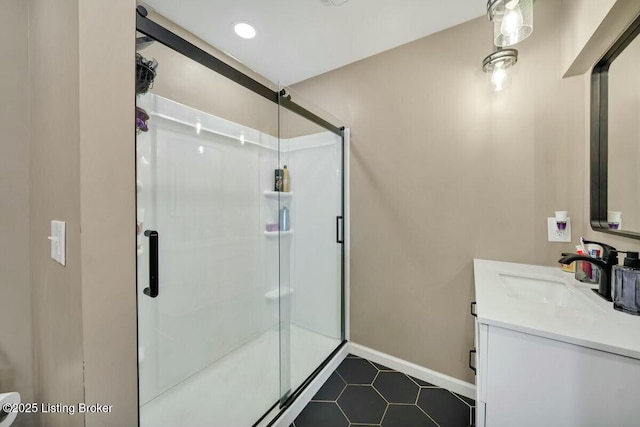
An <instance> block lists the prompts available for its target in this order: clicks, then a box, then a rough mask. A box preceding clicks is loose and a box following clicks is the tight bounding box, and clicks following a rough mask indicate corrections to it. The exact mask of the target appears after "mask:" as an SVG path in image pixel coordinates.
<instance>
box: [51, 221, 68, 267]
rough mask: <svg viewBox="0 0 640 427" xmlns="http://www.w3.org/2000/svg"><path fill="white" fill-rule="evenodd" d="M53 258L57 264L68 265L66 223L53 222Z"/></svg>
mask: <svg viewBox="0 0 640 427" xmlns="http://www.w3.org/2000/svg"><path fill="white" fill-rule="evenodd" d="M49 240H50V241H51V258H53V259H54V260H55V261H56V262H58V263H60V264H62V265H66V263H67V254H66V249H67V248H66V246H67V244H66V240H67V224H66V223H65V222H64V221H55V220H54V221H51V235H50V236H49Z"/></svg>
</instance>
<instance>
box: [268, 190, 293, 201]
mask: <svg viewBox="0 0 640 427" xmlns="http://www.w3.org/2000/svg"><path fill="white" fill-rule="evenodd" d="M264 196H265V197H266V198H268V199H275V200H278V196H280V197H282V198H283V199H290V198H292V197H293V193H292V192H290V191H287V192H285V191H265V192H264Z"/></svg>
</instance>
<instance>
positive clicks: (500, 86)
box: [490, 65, 511, 92]
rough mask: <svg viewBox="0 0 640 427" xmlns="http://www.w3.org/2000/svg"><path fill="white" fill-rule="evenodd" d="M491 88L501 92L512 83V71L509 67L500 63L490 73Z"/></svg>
mask: <svg viewBox="0 0 640 427" xmlns="http://www.w3.org/2000/svg"><path fill="white" fill-rule="evenodd" d="M490 81H491V88H492V89H493V90H494V92H500V91H502V90H504V89H506V88H507V87H509V86H510V85H511V72H510V70H509V69H508V68H506V67H504V66H502V65H498V66H496V67H495V68H494V69H493V71H492V72H491V74H490Z"/></svg>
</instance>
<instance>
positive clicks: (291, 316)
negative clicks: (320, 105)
mask: <svg viewBox="0 0 640 427" xmlns="http://www.w3.org/2000/svg"><path fill="white" fill-rule="evenodd" d="M158 27H159V25H157V24H156V23H155V22H153V21H151V20H150V19H148V18H146V16H144V14H140V13H139V15H138V30H139V31H140V33H141V34H145V35H146V36H148V37H150V38H151V39H154V40H157V41H159V42H160V43H155V44H153V45H152V46H151V47H148V48H147V49H148V53H147V50H145V55H149V56H153V57H154V58H157V59H158V63H159V66H158V76H157V77H156V81H155V83H154V86H153V88H152V89H150V90H149V91H148V93H146V94H145V95H142V96H138V97H137V106H138V107H139V108H140V109H141V111H143V112H144V113H145V114H146V117H147V118H148V120H147V123H146V124H145V127H146V128H147V129H145V130H146V131H145V132H140V134H139V135H138V137H137V141H136V156H137V183H136V184H137V224H138V227H137V245H138V246H137V256H138V263H137V265H138V272H137V287H138V363H139V397H140V399H139V400H140V426H141V427H163V426H166V427H175V426H177V425H185V426H201V425H202V426H204V425H207V426H220V427H230V426H233V427H242V426H252V425H257V424H258V423H259V422H260V421H261V420H262V419H263V418H264V417H265V416H266V414H269V417H271V418H273V417H277V414H278V413H281V412H282V410H284V409H286V408H287V407H288V406H289V405H290V404H291V403H292V402H293V401H295V399H296V397H297V396H298V394H299V393H300V392H301V391H302V390H304V388H305V387H306V386H307V385H308V384H309V383H310V381H312V380H313V378H314V376H315V375H317V373H318V372H319V370H320V368H322V366H323V365H324V364H326V363H328V361H330V360H331V357H332V356H333V355H334V354H335V353H336V352H337V350H338V349H339V348H340V347H341V346H343V345H344V343H345V342H346V333H345V263H344V262H345V236H346V222H345V220H344V217H345V215H344V212H345V174H344V169H345V146H346V144H348V141H347V139H348V132H346V131H345V129H344V127H342V126H341V124H340V123H339V122H338V121H337V120H336V119H334V118H331V117H330V116H329V115H327V114H326V113H318V110H317V109H312V108H311V107H309V104H306V103H304V101H303V100H302V98H301V97H300V96H299V95H297V94H296V93H295V92H294V91H292V90H291V89H289V88H284V87H283V88H280V90H278V91H272V93H273V96H272V95H271V94H270V93H269V92H267V91H266V90H265V89H266V88H257V89H256V87H255V85H254V84H253V83H250V84H249V85H247V84H246V82H247V80H246V79H241V80H242V81H240V82H238V79H234V78H233V76H231V78H230V75H229V74H228V73H227V72H228V71H229V70H228V69H227V68H225V67H224V66H223V67H222V68H221V67H220V65H219V64H218V63H217V62H216V61H217V60H216V59H215V58H213V57H211V56H210V55H209V56H207V57H203V56H202V55H201V54H200V56H198V55H196V53H198V52H203V51H200V50H199V49H198V48H196V47H195V46H193V45H191V44H190V43H188V42H186V41H185V40H183V39H180V38H179V37H177V36H175V34H173V33H170V32H169V31H167V30H166V29H164V28H162V27H159V28H160V29H162V30H159V28H158ZM194 59H195V60H194ZM185 61H187V62H189V63H190V62H192V64H190V65H189V67H192V69H190V74H189V79H188V81H185V79H184V74H183V75H182V76H180V75H176V74H177V73H178V74H179V71H180V70H184V64H185V63H187V62H185ZM176 64H181V65H180V66H178V65H176ZM198 77H201V78H206V79H207V82H211V83H210V84H211V85H212V86H211V87H215V88H216V89H215V90H216V93H212V94H207V93H206V90H203V91H201V92H198V93H194V92H190V88H191V83H190V82H192V81H193V79H194V78H198ZM245 77H246V76H245ZM180 79H182V80H180ZM206 87H207V86H206V85H200V88H201V89H202V88H206ZM221 93H224V96H220V94H221ZM231 96H233V102H230V101H229V99H230V98H228V97H231ZM213 98H215V99H213ZM285 165H286V169H287V171H288V172H289V181H290V182H289V183H288V188H284V190H288V191H276V190H283V188H276V183H275V181H276V174H277V173H280V172H279V171H280V170H282V169H284V167H285ZM276 171H278V172H276ZM283 216H284V217H286V218H283ZM263 422H264V420H263Z"/></svg>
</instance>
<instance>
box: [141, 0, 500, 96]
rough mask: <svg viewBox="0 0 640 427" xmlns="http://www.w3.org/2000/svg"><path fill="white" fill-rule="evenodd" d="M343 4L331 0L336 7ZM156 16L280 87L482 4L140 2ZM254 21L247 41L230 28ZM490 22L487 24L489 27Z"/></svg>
mask: <svg viewBox="0 0 640 427" xmlns="http://www.w3.org/2000/svg"><path fill="white" fill-rule="evenodd" d="M341 1H343V0H334V3H336V4H339V3H340V2H341ZM145 2H146V3H147V4H148V5H149V6H151V7H153V8H154V9H155V10H156V11H157V12H158V13H160V14H161V15H164V16H165V17H167V18H169V19H170V20H172V21H174V22H175V23H177V24H178V25H180V26H182V27H184V28H185V29H187V30H189V31H191V32H192V33H194V34H195V35H197V36H198V37H200V38H202V39H203V40H205V41H207V42H208V43H210V44H211V45H213V46H215V47H217V48H218V49H221V50H223V51H225V52H227V53H228V54H230V55H232V56H233V57H235V58H236V59H238V60H240V61H241V62H242V63H244V64H245V65H247V66H248V67H249V68H251V69H253V70H254V71H256V72H258V73H259V74H262V75H263V76H265V77H267V78H268V79H269V80H271V81H273V82H275V83H277V82H280V83H282V84H285V85H289V84H293V83H297V82H299V81H302V80H305V79H308V78H310V77H313V76H316V75H318V74H322V73H324V72H327V71H330V70H333V69H335V68H338V67H341V66H343V65H347V64H350V63H352V62H355V61H358V60H360V59H363V58H366V57H368V56H371V55H375V54H376V53H380V52H383V51H385V50H388V49H391V48H393V47H396V46H400V45H402V44H405V43H408V42H410V41H413V40H416V39H419V38H421V37H424V36H426V35H429V34H432V33H435V32H438V31H440V30H443V29H445V28H449V27H452V26H454V25H457V24H460V23H462V22H465V21H468V20H470V19H473V18H476V17H478V16H480V15H483V14H484V13H485V12H486V1H485V0H349V1H348V2H347V3H344V4H343V5H341V6H338V7H335V6H333V5H331V3H330V0H179V1H176V0H145ZM237 21H246V22H249V23H251V24H252V25H253V26H254V27H255V28H256V31H257V36H256V37H255V38H254V39H252V40H244V39H241V38H239V37H238V36H236V35H235V33H234V31H233V24H234V23H235V22H237ZM487 25H489V24H488V23H487Z"/></svg>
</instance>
